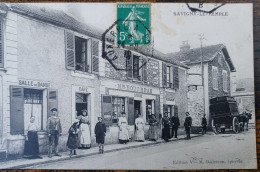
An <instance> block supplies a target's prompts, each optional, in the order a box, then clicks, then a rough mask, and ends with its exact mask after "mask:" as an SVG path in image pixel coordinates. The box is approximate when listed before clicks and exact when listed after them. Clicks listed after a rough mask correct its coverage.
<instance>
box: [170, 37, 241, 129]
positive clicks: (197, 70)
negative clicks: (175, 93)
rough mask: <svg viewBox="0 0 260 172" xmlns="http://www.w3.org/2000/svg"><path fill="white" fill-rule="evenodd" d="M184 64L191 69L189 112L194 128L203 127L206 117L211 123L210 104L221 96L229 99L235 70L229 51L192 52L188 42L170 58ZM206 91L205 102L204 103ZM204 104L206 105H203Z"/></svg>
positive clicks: (220, 47)
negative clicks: (204, 115) (203, 118)
mask: <svg viewBox="0 0 260 172" xmlns="http://www.w3.org/2000/svg"><path fill="white" fill-rule="evenodd" d="M202 54H203V59H204V60H203V69H204V82H203V84H202V75H201V73H202V69H201V66H202V64H201V61H202V58H201V57H202ZM168 55H169V57H170V56H172V57H174V58H175V59H177V60H179V61H181V62H183V63H185V64H186V65H187V66H188V67H189V68H190V69H188V73H187V84H188V111H189V112H190V114H191V116H192V118H193V125H194V126H200V125H201V118H202V116H203V113H204V109H203V108H204V107H203V103H204V102H205V113H206V118H207V119H208V122H210V121H211V117H210V111H209V100H210V99H212V98H215V97H220V96H230V95H231V88H230V73H231V72H235V71H236V69H235V67H234V65H233V63H232V60H231V57H230V56H229V53H228V51H227V48H226V46H225V45H223V44H217V45H211V46H205V47H203V48H202V49H201V48H194V49H191V48H190V45H189V44H188V42H187V41H185V42H183V44H182V45H181V46H180V51H179V52H176V53H171V54H168ZM203 91H204V96H205V99H204V100H203ZM203 101H204V102H203Z"/></svg>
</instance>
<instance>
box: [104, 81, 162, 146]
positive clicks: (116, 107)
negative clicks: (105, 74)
mask: <svg viewBox="0 0 260 172" xmlns="http://www.w3.org/2000/svg"><path fill="white" fill-rule="evenodd" d="M101 87H102V88H101V107H102V110H101V114H102V116H103V118H104V122H105V124H106V125H107V126H108V130H109V132H108V133H107V136H106V142H110V143H115V142H118V133H119V128H118V118H119V117H120V116H121V113H122V112H125V113H126V116H127V120H128V125H129V136H130V138H131V140H134V138H135V132H134V130H135V119H136V118H137V117H138V115H139V114H141V116H142V118H143V120H144V121H145V123H146V125H145V138H146V139H147V137H148V129H149V118H150V117H151V115H152V114H155V115H156V117H157V118H158V119H159V113H160V91H159V88H155V87H150V86H145V85H141V84H133V83H126V82H117V83H114V82H110V81H108V80H106V81H102V85H101Z"/></svg>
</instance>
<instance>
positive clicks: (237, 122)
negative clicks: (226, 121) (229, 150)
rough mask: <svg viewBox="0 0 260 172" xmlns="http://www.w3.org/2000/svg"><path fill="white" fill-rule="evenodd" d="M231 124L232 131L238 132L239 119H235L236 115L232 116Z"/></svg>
mask: <svg viewBox="0 0 260 172" xmlns="http://www.w3.org/2000/svg"><path fill="white" fill-rule="evenodd" d="M232 124H233V125H232V126H233V131H234V132H235V133H238V132H239V128H240V127H239V121H238V119H237V117H234V118H233V123H232Z"/></svg>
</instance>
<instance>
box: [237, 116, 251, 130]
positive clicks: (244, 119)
mask: <svg viewBox="0 0 260 172" xmlns="http://www.w3.org/2000/svg"><path fill="white" fill-rule="evenodd" d="M250 119H252V114H251V113H248V112H243V113H242V114H241V115H239V117H238V121H239V123H240V128H241V131H244V127H245V124H246V130H248V122H249V120H250Z"/></svg>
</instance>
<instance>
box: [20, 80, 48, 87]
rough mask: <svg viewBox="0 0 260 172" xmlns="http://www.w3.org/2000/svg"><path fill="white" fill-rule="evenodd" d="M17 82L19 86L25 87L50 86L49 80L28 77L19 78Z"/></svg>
mask: <svg viewBox="0 0 260 172" xmlns="http://www.w3.org/2000/svg"><path fill="white" fill-rule="evenodd" d="M18 84H19V85H20V86H25V87H35V88H50V82H43V81H34V80H28V79H19V80H18Z"/></svg>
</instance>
